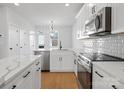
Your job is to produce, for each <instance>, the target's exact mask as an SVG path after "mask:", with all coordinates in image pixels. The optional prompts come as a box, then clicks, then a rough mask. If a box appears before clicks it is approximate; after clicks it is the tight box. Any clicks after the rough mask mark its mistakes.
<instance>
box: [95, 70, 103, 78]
mask: <svg viewBox="0 0 124 93" xmlns="http://www.w3.org/2000/svg"><path fill="white" fill-rule="evenodd" d="M95 73H96V74H97V75H98V76H100V77H101V78H103V77H104V76H102V75H101V74H99V73H98V72H97V71H95Z"/></svg>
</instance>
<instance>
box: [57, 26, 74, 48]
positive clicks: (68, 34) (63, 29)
mask: <svg viewBox="0 0 124 93" xmlns="http://www.w3.org/2000/svg"><path fill="white" fill-rule="evenodd" d="M55 30H57V31H58V32H59V40H60V41H61V43H62V48H72V26H55Z"/></svg>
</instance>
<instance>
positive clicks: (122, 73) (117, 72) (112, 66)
mask: <svg viewBox="0 0 124 93" xmlns="http://www.w3.org/2000/svg"><path fill="white" fill-rule="evenodd" d="M93 64H94V65H96V66H97V67H99V68H100V69H102V70H104V71H105V72H107V73H108V74H110V75H111V76H113V77H114V78H115V79H117V80H119V81H120V82H123V83H124V62H99V63H97V62H96V63H93Z"/></svg>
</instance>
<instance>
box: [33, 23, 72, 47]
mask: <svg viewBox="0 0 124 93" xmlns="http://www.w3.org/2000/svg"><path fill="white" fill-rule="evenodd" d="M35 30H36V32H37V31H41V32H43V34H44V35H45V47H44V48H45V49H50V36H49V34H50V29H49V26H43V25H42V26H36V27H35ZM55 30H57V31H58V32H59V40H61V42H62V47H63V48H72V26H55ZM36 37H37V36H36ZM36 45H37V42H36ZM37 48H38V46H37Z"/></svg>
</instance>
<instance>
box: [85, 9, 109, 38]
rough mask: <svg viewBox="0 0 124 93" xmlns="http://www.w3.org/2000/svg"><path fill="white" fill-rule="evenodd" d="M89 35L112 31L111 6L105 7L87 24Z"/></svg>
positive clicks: (86, 29) (86, 28) (105, 33)
mask: <svg viewBox="0 0 124 93" xmlns="http://www.w3.org/2000/svg"><path fill="white" fill-rule="evenodd" d="M85 33H87V34H88V35H96V36H97V35H98V36H99V35H107V34H110V33H111V7H104V8H102V9H101V10H100V11H98V12H97V13H96V14H95V15H94V17H92V18H91V19H89V21H88V22H86V24H85Z"/></svg>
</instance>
